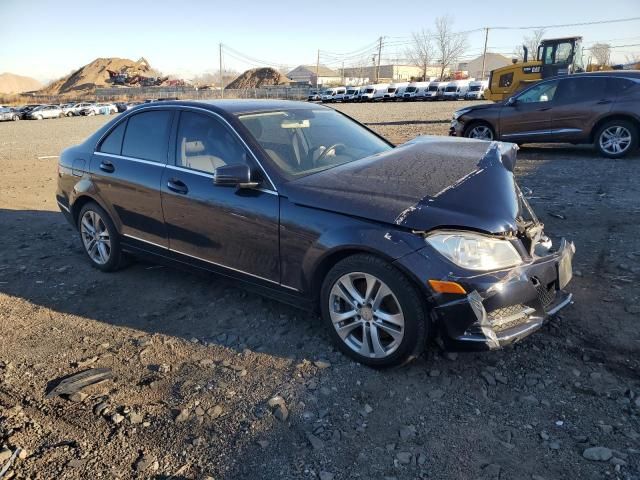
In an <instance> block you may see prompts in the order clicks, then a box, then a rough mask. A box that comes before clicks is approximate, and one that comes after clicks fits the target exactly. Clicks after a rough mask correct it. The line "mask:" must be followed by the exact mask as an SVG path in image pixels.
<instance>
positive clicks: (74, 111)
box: [62, 102, 93, 117]
mask: <svg viewBox="0 0 640 480" xmlns="http://www.w3.org/2000/svg"><path fill="white" fill-rule="evenodd" d="M92 105H93V104H92V103H88V102H82V103H68V104H67V105H65V106H64V107H62V112H63V113H64V114H65V115H66V116H67V117H73V116H77V115H80V111H81V110H84V109H85V108H89V107H91V106H92Z"/></svg>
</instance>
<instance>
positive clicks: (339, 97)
mask: <svg viewBox="0 0 640 480" xmlns="http://www.w3.org/2000/svg"><path fill="white" fill-rule="evenodd" d="M345 93H347V87H338V88H336V94H335V96H334V97H333V101H334V102H342V101H343V100H344V95H345Z"/></svg>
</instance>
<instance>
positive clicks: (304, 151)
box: [239, 109, 393, 180]
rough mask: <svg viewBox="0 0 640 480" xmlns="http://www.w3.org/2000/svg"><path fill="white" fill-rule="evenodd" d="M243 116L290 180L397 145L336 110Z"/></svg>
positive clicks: (241, 117)
mask: <svg viewBox="0 0 640 480" xmlns="http://www.w3.org/2000/svg"><path fill="white" fill-rule="evenodd" d="M239 119H240V121H241V122H242V124H243V125H244V126H245V127H246V128H247V129H248V130H249V132H251V134H252V135H253V136H254V138H255V139H256V140H257V142H258V143H259V144H260V146H261V147H262V148H263V149H264V151H265V152H266V153H267V155H269V157H270V159H271V160H272V161H273V163H274V165H275V166H276V167H277V168H278V170H279V171H280V173H281V174H282V175H283V176H284V177H285V178H287V179H288V180H293V179H295V178H299V177H303V176H305V175H309V174H311V173H315V172H319V171H322V170H326V169H328V168H331V167H335V166H337V165H341V164H343V163H349V162H353V161H354V160H359V159H361V158H364V157H368V156H370V155H375V154H377V153H381V152H385V151H387V150H390V149H391V148H393V147H392V146H391V145H389V144H388V143H386V142H385V141H384V140H382V139H381V138H379V137H377V136H376V135H374V134H373V133H372V132H370V131H368V130H367V129H365V128H364V127H362V126H360V125H359V124H357V123H355V122H354V121H352V120H350V119H349V118H347V117H345V116H344V115H342V114H340V113H338V112H336V111H334V110H307V109H304V110H286V111H278V112H269V113H257V114H249V115H241V116H240V117H239Z"/></svg>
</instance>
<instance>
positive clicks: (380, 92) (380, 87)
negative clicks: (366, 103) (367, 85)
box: [371, 83, 389, 102]
mask: <svg viewBox="0 0 640 480" xmlns="http://www.w3.org/2000/svg"><path fill="white" fill-rule="evenodd" d="M388 91H389V84H388V83H377V84H375V85H374V86H373V96H372V97H371V99H372V100H373V101H374V102H381V101H383V100H384V96H385V95H388V93H387V92H388Z"/></svg>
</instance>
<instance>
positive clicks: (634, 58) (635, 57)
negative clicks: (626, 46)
mask: <svg viewBox="0 0 640 480" xmlns="http://www.w3.org/2000/svg"><path fill="white" fill-rule="evenodd" d="M624 59H625V60H626V62H627V63H630V64H634V63H635V64H636V65H637V66H636V68H640V53H630V54H627V55H625V56H624Z"/></svg>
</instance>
